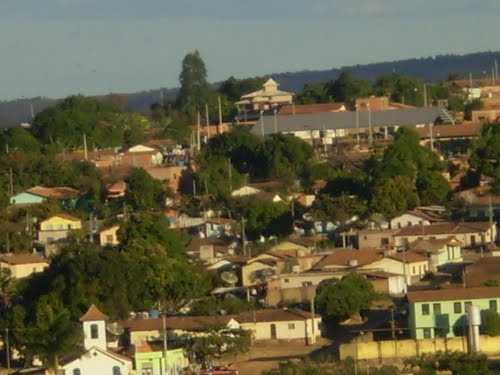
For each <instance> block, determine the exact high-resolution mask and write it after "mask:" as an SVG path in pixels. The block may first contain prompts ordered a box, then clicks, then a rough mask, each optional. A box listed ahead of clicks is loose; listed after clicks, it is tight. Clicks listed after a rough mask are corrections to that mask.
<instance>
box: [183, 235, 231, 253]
mask: <svg viewBox="0 0 500 375" xmlns="http://www.w3.org/2000/svg"><path fill="white" fill-rule="evenodd" d="M235 242H236V240H234V239H231V238H216V237H208V238H200V237H193V238H192V239H191V241H190V242H189V244H188V246H187V249H188V250H189V251H192V252H195V253H198V252H199V251H200V248H201V247H202V246H213V249H214V250H215V251H216V252H219V253H227V252H228V250H229V249H230V248H231V246H232V245H233V244H234V243H235Z"/></svg>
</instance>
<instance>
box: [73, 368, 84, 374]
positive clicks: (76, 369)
mask: <svg viewBox="0 0 500 375" xmlns="http://www.w3.org/2000/svg"><path fill="white" fill-rule="evenodd" d="M73 375H82V372H81V371H80V369H79V368H75V369H73Z"/></svg>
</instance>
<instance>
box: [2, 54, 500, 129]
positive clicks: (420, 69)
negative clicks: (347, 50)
mask: <svg viewBox="0 0 500 375" xmlns="http://www.w3.org/2000/svg"><path fill="white" fill-rule="evenodd" d="M495 59H496V60H498V61H499V62H500V51H495V52H492V51H487V52H477V53H469V54H464V55H453V54H448V55H438V56H434V57H425V58H413V59H406V60H398V61H389V62H378V63H370V64H362V65H352V66H343V67H340V68H334V69H328V70H303V71H299V72H285V73H273V74H268V75H266V76H267V77H273V78H274V79H275V80H276V81H277V82H278V83H279V84H280V88H281V89H283V90H285V91H292V92H296V93H299V92H301V91H302V89H303V87H304V85H305V84H306V83H323V82H326V81H328V80H331V79H333V78H335V77H336V76H338V75H339V73H340V72H341V71H343V70H348V71H350V72H351V73H352V74H353V76H355V77H356V78H360V79H365V80H368V81H370V82H373V81H375V80H376V79H377V77H379V76H381V75H384V74H391V73H398V74H401V75H405V76H412V77H416V78H420V79H422V80H424V81H425V82H436V81H439V80H445V79H447V78H448V76H449V75H450V74H452V73H453V74H455V73H456V74H459V75H462V76H469V74H472V76H473V77H475V78H477V77H484V76H486V77H490V76H491V68H492V66H493V64H494V61H495ZM219 84H220V82H216V83H214V84H213V85H214V86H216V87H217V86H218V85H219ZM160 91H161V93H160ZM177 91H178V88H174V89H153V90H148V91H141V92H135V93H131V94H128V95H129V108H130V110H131V111H139V112H145V111H147V110H148V109H149V107H150V106H151V104H153V103H155V102H157V101H158V100H159V99H160V96H161V95H163V96H164V97H175V95H176V94H177ZM56 101H57V99H50V98H43V97H37V98H32V99H17V100H11V101H4V102H0V124H7V125H10V126H12V125H15V124H19V123H22V122H30V120H31V109H30V107H31V105H33V110H34V113H35V114H36V113H38V112H39V111H42V110H43V109H45V108H46V107H48V106H50V105H53V104H54V103H55V102H56Z"/></svg>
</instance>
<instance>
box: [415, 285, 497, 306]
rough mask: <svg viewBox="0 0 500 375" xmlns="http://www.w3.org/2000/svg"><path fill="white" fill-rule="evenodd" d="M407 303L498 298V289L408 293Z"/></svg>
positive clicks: (438, 290)
mask: <svg viewBox="0 0 500 375" xmlns="http://www.w3.org/2000/svg"><path fill="white" fill-rule="evenodd" d="M406 296H407V298H408V301H409V302H412V303H415V302H427V301H429V302H431V301H452V300H464V299H470V300H472V299H479V298H500V287H489V288H488V287H483V288H457V289H437V290H420V291H416V292H408V293H407V295H406Z"/></svg>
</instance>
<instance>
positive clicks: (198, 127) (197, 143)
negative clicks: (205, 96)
mask: <svg viewBox="0 0 500 375" xmlns="http://www.w3.org/2000/svg"><path fill="white" fill-rule="evenodd" d="M200 122H201V116H200V111H198V121H197V122H196V149H197V150H198V151H200V150H201V142H200V138H201V137H200Z"/></svg>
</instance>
